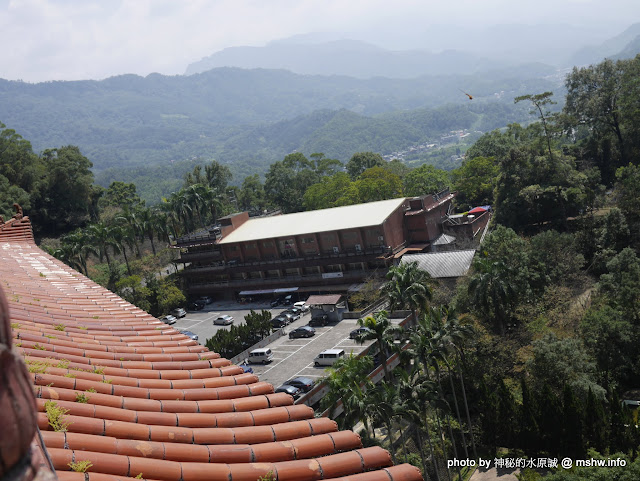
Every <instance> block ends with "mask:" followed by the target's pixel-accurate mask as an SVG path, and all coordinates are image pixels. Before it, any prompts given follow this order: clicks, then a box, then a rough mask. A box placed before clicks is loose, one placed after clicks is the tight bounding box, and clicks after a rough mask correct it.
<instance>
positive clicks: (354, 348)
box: [172, 301, 402, 387]
mask: <svg viewBox="0 0 640 481" xmlns="http://www.w3.org/2000/svg"><path fill="white" fill-rule="evenodd" d="M252 309H253V310H255V311H258V312H260V311H261V310H262V309H266V310H268V311H269V312H271V316H272V318H273V317H276V316H277V315H278V314H280V313H281V312H282V311H284V310H286V309H287V307H285V306H279V307H275V308H272V307H271V306H270V305H269V304H267V303H254V304H239V303H236V302H232V301H222V302H214V303H212V304H209V305H207V306H205V309H204V310H202V311H195V312H188V313H187V316H186V317H183V318H182V319H178V321H177V322H176V324H174V325H173V326H172V327H175V328H177V329H187V330H189V331H192V332H194V333H196V334H198V337H199V341H198V342H199V343H200V344H204V343H205V342H206V340H207V339H209V338H210V337H212V336H213V335H214V334H215V333H216V332H217V331H218V330H220V329H229V327H228V326H215V325H213V320H214V319H215V318H216V317H218V316H219V315H220V314H228V315H230V316H232V317H233V318H234V324H236V325H237V324H244V322H245V320H244V316H245V315H247V314H248V313H249V312H250V311H251V310H252ZM310 320H311V314H310V313H309V312H307V313H305V314H304V315H303V316H301V317H300V319H298V320H297V321H294V322H293V323H291V324H289V325H288V326H286V327H285V328H284V330H285V335H284V336H283V337H280V338H278V339H276V340H275V341H273V342H272V343H271V344H269V345H268V346H266V347H269V348H270V349H271V350H272V351H273V355H274V359H273V361H272V362H271V363H269V364H267V365H261V364H252V365H251V367H252V368H253V371H254V372H255V374H257V375H258V376H259V378H260V380H261V381H266V382H269V383H271V384H273V385H274V387H278V386H280V385H281V384H283V383H284V382H285V381H286V380H288V379H291V378H293V377H296V376H305V377H310V378H312V379H314V380H318V379H320V378H321V377H324V376H325V375H326V374H327V372H326V366H319V367H316V366H314V362H313V360H314V358H315V357H316V356H317V355H318V354H319V353H320V352H322V351H324V350H326V349H344V351H345V355H347V356H348V355H349V354H350V353H353V354H354V355H357V354H359V353H360V352H362V351H363V350H364V349H366V348H367V347H368V346H369V345H370V344H371V343H372V342H373V341H368V342H367V343H365V344H364V345H360V344H358V343H357V342H356V341H354V340H352V339H349V333H350V332H351V331H352V330H354V329H355V328H356V327H358V321H357V319H343V320H342V321H340V322H338V323H336V324H331V325H328V326H325V327H316V328H315V330H316V334H315V336H313V337H310V338H300V339H289V335H288V333H289V332H290V331H292V330H293V329H295V328H297V327H300V326H304V325H307V324H308V323H309V321H310ZM401 320H402V319H392V322H393V323H396V324H398V323H399V322H400V321H401Z"/></svg>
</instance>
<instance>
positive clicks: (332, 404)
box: [320, 354, 373, 430]
mask: <svg viewBox="0 0 640 481" xmlns="http://www.w3.org/2000/svg"><path fill="white" fill-rule="evenodd" d="M372 368H373V359H372V358H371V357H370V356H362V357H356V356H354V355H353V354H351V355H349V356H347V357H344V358H342V359H339V360H338V361H337V362H336V363H335V364H334V365H333V366H331V367H329V368H328V371H329V375H328V376H326V377H325V378H324V382H325V383H326V385H327V387H328V388H329V392H328V394H327V395H326V396H325V397H324V398H322V401H321V402H320V405H321V408H322V409H323V410H325V409H327V408H328V409H329V410H330V411H329V416H330V417H334V415H335V414H336V410H337V407H338V402H339V401H342V407H343V415H342V416H341V417H339V418H338V419H336V421H337V422H338V425H339V426H340V429H353V426H355V424H356V423H357V422H358V421H361V422H362V423H363V424H364V425H365V427H366V428H367V430H368V429H369V416H368V410H367V409H368V405H367V403H366V398H365V392H366V391H367V390H368V389H371V388H372V386H373V383H372V382H371V380H370V379H369V373H370V372H371V369H372Z"/></svg>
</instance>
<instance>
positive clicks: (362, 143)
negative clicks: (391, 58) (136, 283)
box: [96, 98, 530, 203]
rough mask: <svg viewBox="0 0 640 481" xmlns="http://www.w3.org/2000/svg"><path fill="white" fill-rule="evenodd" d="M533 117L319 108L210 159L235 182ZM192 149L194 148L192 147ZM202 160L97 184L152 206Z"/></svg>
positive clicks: (217, 149)
mask: <svg viewBox="0 0 640 481" xmlns="http://www.w3.org/2000/svg"><path fill="white" fill-rule="evenodd" d="M529 118H530V114H529V109H528V107H527V106H525V105H514V104H513V103H512V102H508V103H507V102H500V101H499V100H498V99H495V98H494V99H491V100H486V101H483V102H478V103H470V102H469V103H465V104H458V105H446V106H441V107H439V108H436V109H417V110H409V111H403V112H395V113H386V114H380V115H375V116H364V115H359V114H356V113H354V112H351V111H349V110H346V109H341V110H337V111H336V110H318V111H315V112H311V113H309V114H306V115H301V116H298V117H295V118H292V119H287V120H283V121H280V122H275V123H272V124H265V125H259V126H253V127H249V126H238V127H234V128H231V129H229V130H227V131H225V132H224V133H221V134H220V135H218V136H217V137H216V139H215V141H214V142H211V143H210V144H209V150H208V156H206V157H205V156H202V157H201V158H200V160H199V161H200V162H204V161H206V159H210V158H215V159H217V160H219V161H222V162H223V163H226V164H227V165H229V167H230V169H231V171H232V173H233V181H234V183H238V184H239V183H241V182H242V179H243V178H244V177H246V176H247V175H251V174H255V173H258V174H264V173H265V172H266V171H267V169H268V167H269V165H270V164H271V163H273V162H275V161H277V160H282V159H283V158H284V157H285V155H287V154H289V153H291V152H303V153H304V154H306V155H310V154H311V153H314V152H322V153H324V154H325V155H326V156H327V157H330V158H335V159H339V160H341V161H342V162H346V161H347V160H348V159H349V158H350V157H351V155H353V153H355V152H360V151H368V150H371V151H375V152H380V153H382V154H390V153H391V152H396V151H400V150H405V149H408V148H410V147H412V146H416V145H419V144H424V143H432V142H435V143H437V142H438V140H439V138H440V136H442V135H444V134H448V133H449V132H450V131H451V130H460V129H473V130H480V131H483V132H486V131H490V130H493V129H495V128H498V127H502V126H505V125H507V124H509V123H513V122H522V121H523V120H528V119H529ZM192 147H193V146H192ZM196 161H197V160H193V159H191V160H182V161H178V162H171V163H169V164H168V163H166V162H162V163H154V164H150V163H146V164H145V165H144V166H142V165H141V166H133V167H128V168H126V167H123V166H120V167H117V168H115V167H112V168H108V169H105V170H101V171H100V172H99V173H98V174H97V176H96V181H97V182H98V183H99V184H101V185H104V186H105V187H106V186H108V185H109V184H110V183H111V182H113V181H114V180H119V181H124V182H135V184H136V185H137V187H138V192H139V193H140V195H141V196H142V197H143V198H144V199H145V200H147V201H148V202H150V203H156V202H159V201H160V198H161V196H162V195H166V194H167V193H168V192H170V191H171V190H175V189H177V188H178V187H179V185H180V183H181V180H180V179H181V178H182V176H183V175H184V173H185V172H187V171H190V170H192V169H193V166H194V165H195V162H196Z"/></svg>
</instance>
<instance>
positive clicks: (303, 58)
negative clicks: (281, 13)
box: [185, 19, 626, 78]
mask: <svg viewBox="0 0 640 481" xmlns="http://www.w3.org/2000/svg"><path fill="white" fill-rule="evenodd" d="M416 22H418V20H416V19H403V21H402V24H401V25H398V24H397V22H394V20H393V19H389V23H388V24H385V25H380V30H379V31H378V32H376V33H375V34H373V35H372V34H371V33H370V32H351V33H344V34H338V33H326V32H316V33H307V34H301V35H294V36H292V37H288V38H284V39H280V40H277V41H272V42H270V43H268V44H267V45H265V46H262V47H241V46H236V47H231V48H227V49H224V50H221V51H219V52H215V53H213V54H212V55H210V56H208V57H205V58H203V59H201V60H200V61H197V62H194V63H192V64H190V65H189V66H188V67H187V69H186V72H185V73H186V75H191V74H194V73H200V72H205V71H207V70H210V69H213V68H220V67H239V68H247V69H253V68H266V69H285V70H289V71H291V72H294V73H298V74H304V75H347V76H352V77H358V78H371V77H378V76H380V77H387V78H414V77H418V76H422V75H452V74H461V73H465V74H473V73H475V72H478V71H487V70H491V69H498V68H513V67H517V66H518V65H520V64H530V63H545V64H548V65H554V66H560V67H566V66H567V65H566V64H565V62H566V60H567V58H568V57H569V56H570V55H571V54H572V53H574V52H576V50H577V49H579V48H582V47H584V46H585V45H589V43H593V42H600V41H604V40H605V39H607V38H608V37H609V36H610V34H608V33H605V31H604V30H603V29H594V28H584V27H576V26H573V25H565V24H538V25H530V24H505V25H489V26H485V25H472V26H467V27H464V28H463V27H460V26H453V25H428V26H425V25H420V26H418V25H416ZM603 28H604V27H603ZM350 35H351V36H350ZM624 44H626V43H624ZM624 44H623V45H621V46H620V47H619V48H617V49H614V50H613V52H617V51H619V50H620V49H621V48H622V46H624ZM570 66H572V65H570Z"/></svg>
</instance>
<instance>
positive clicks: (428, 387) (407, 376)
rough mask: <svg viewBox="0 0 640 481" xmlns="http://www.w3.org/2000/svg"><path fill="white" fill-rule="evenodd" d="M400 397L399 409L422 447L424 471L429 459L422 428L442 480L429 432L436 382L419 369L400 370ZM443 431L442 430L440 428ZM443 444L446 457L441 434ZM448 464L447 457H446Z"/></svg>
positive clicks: (438, 476)
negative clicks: (425, 450)
mask: <svg viewBox="0 0 640 481" xmlns="http://www.w3.org/2000/svg"><path fill="white" fill-rule="evenodd" d="M397 377H398V397H399V399H401V400H402V402H401V405H400V406H399V407H398V408H397V411H398V412H399V413H400V414H401V415H402V416H403V417H404V419H405V420H406V421H407V422H408V423H409V425H410V426H413V427H414V428H415V433H416V437H417V440H416V444H417V445H418V447H419V449H420V457H421V459H422V465H423V472H424V473H425V474H426V473H427V461H426V458H425V455H424V441H423V438H422V429H423V428H424V432H425V434H426V437H427V445H428V447H429V457H430V458H431V461H432V463H433V468H434V471H435V473H436V479H437V480H438V481H440V470H439V468H438V461H437V457H436V455H435V451H434V449H433V442H432V440H431V433H430V432H429V416H428V411H429V408H430V402H432V400H433V395H432V393H433V392H434V384H433V382H432V381H429V380H428V379H427V378H426V376H424V375H423V374H422V373H421V372H420V371H419V370H418V369H414V370H413V372H411V373H408V372H407V371H405V370H403V369H399V370H398V376H397ZM439 432H440V433H442V430H439ZM439 437H440V440H441V442H443V444H442V448H443V449H442V454H443V456H445V458H446V450H445V449H444V437H443V436H442V434H440V436H439ZM445 465H446V459H445Z"/></svg>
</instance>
